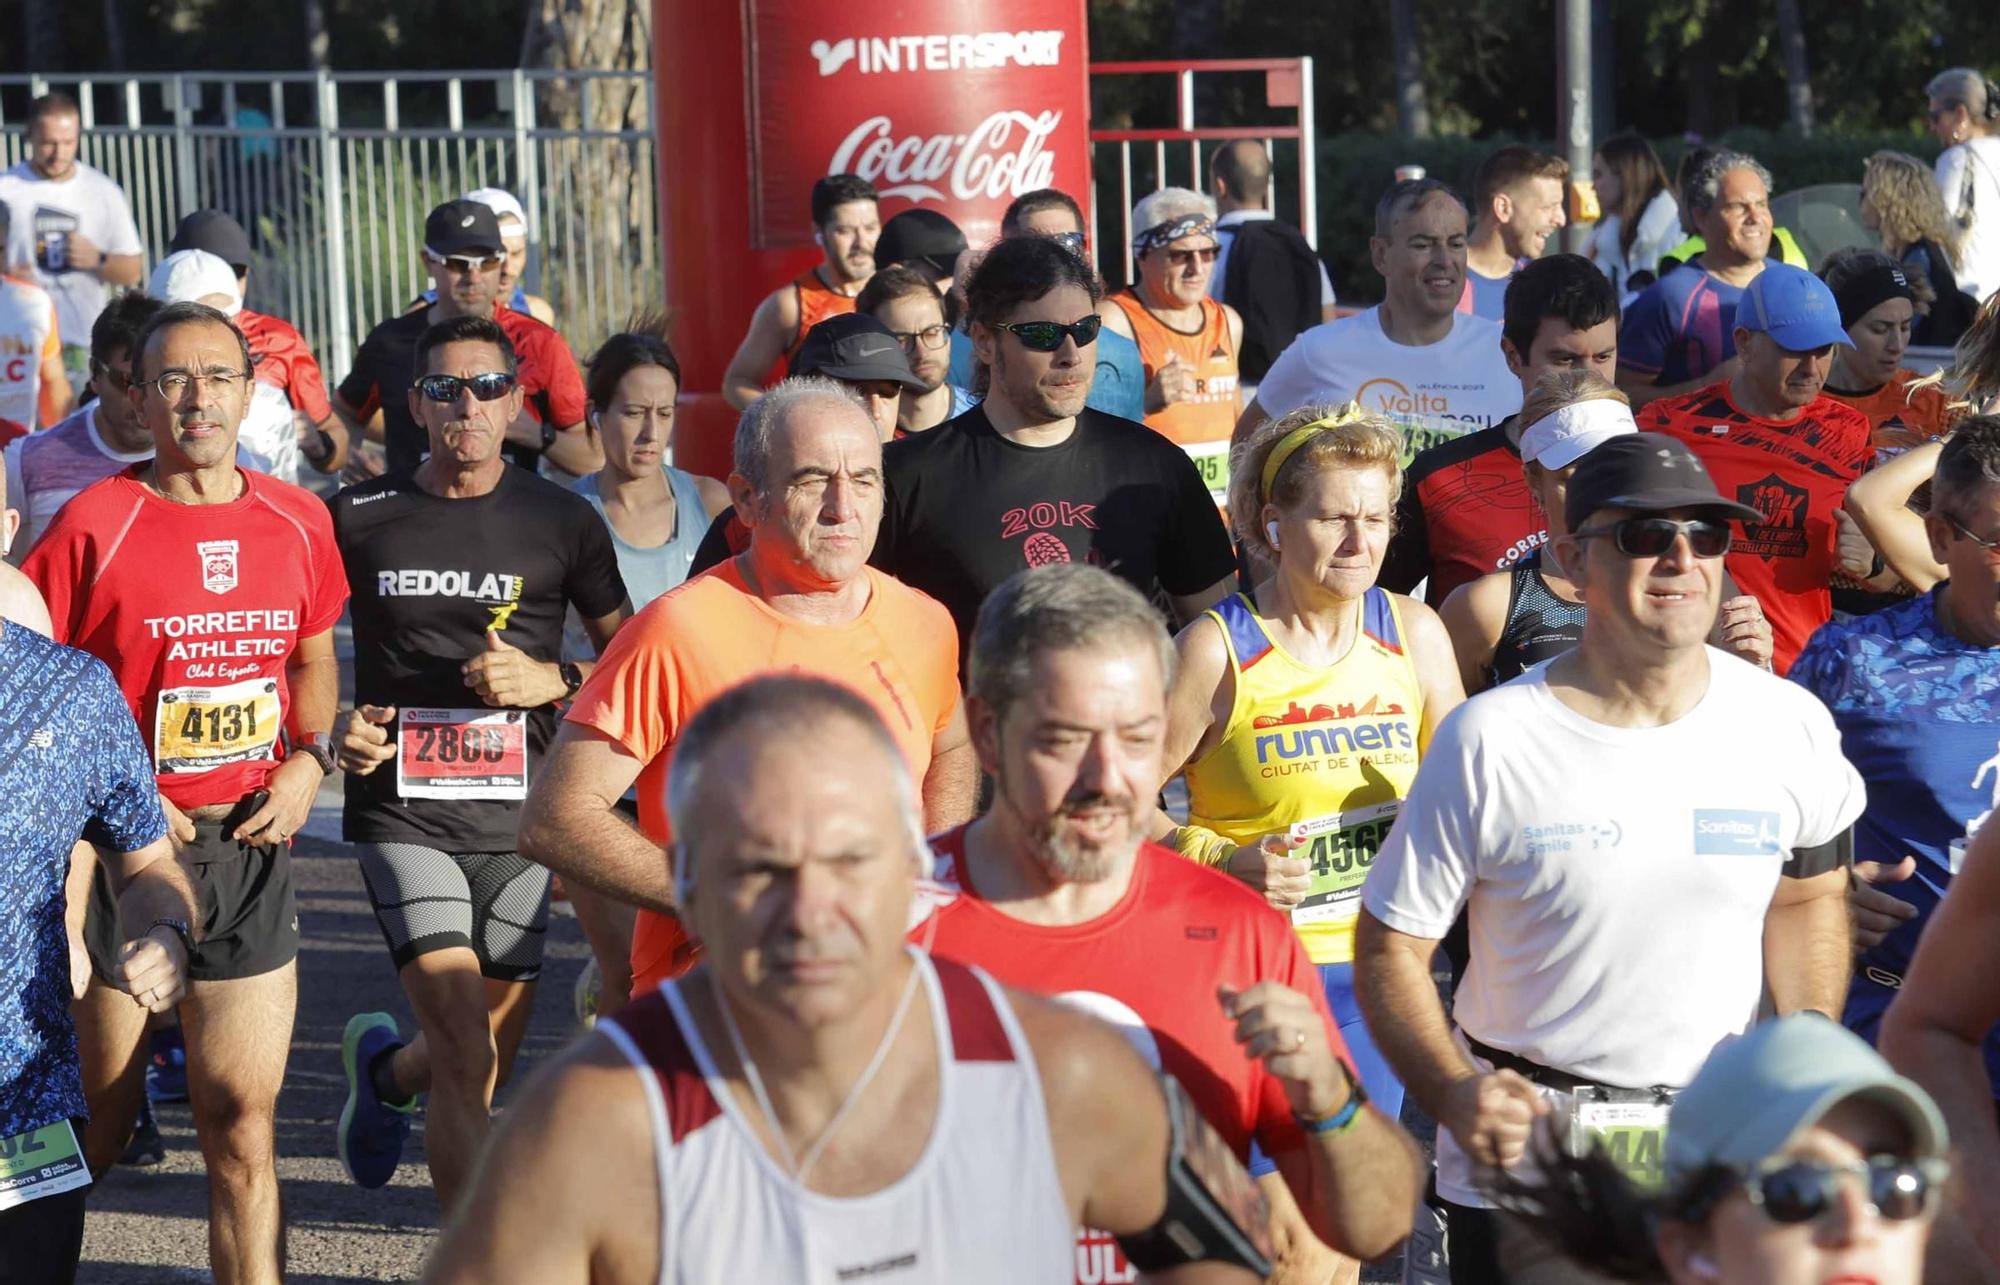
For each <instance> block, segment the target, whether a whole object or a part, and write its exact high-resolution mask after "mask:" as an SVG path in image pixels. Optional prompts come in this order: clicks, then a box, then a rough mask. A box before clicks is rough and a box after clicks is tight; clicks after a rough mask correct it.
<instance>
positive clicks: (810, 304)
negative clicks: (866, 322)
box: [785, 268, 855, 365]
mask: <svg viewBox="0 0 2000 1285" xmlns="http://www.w3.org/2000/svg"><path fill="white" fill-rule="evenodd" d="M792 289H793V290H795V291H797V292H798V296H799V328H798V330H797V331H796V332H795V333H794V334H793V335H792V342H791V343H790V344H789V345H787V346H786V348H785V363H786V364H787V365H790V364H791V360H792V354H794V353H796V352H798V350H799V345H800V344H802V343H804V342H805V341H806V331H808V330H811V329H812V328H813V327H814V326H817V325H818V324H819V323H820V322H822V321H825V320H826V319H827V318H828V317H837V316H839V315H840V314H841V313H843V312H853V311H854V300H855V296H854V295H851V294H842V293H840V291H838V290H829V289H827V288H826V282H824V281H821V280H820V279H819V269H817V268H807V269H806V270H805V271H804V272H801V273H799V275H798V276H796V277H794V278H792Z"/></svg>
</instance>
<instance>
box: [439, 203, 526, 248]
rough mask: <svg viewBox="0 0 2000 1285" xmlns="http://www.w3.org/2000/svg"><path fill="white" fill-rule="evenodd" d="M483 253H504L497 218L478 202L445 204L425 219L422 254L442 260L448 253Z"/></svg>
mask: <svg viewBox="0 0 2000 1285" xmlns="http://www.w3.org/2000/svg"><path fill="white" fill-rule="evenodd" d="M474 250H483V251H485V252H486V253H488V254H505V253H506V252H507V247H506V244H505V243H504V242H502V241H501V240H500V216H499V215H497V214H495V213H494V212H493V207H492V206H490V205H481V204H480V203H479V202H478V201H446V202H445V203H444V204H443V205H440V206H438V207H437V208H436V209H435V210H432V211H431V212H430V217H429V218H427V219H425V220H424V252H425V253H426V254H429V255H430V256H431V257H433V258H437V259H442V258H444V257H445V256H446V255H449V254H467V253H470V252H471V251H474Z"/></svg>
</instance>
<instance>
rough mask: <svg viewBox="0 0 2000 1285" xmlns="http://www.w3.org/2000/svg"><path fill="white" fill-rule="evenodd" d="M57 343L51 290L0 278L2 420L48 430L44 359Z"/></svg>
mask: <svg viewBox="0 0 2000 1285" xmlns="http://www.w3.org/2000/svg"><path fill="white" fill-rule="evenodd" d="M55 344H56V312H55V302H54V301H53V300H51V299H50V298H49V294H48V291H46V290H44V289H42V288H41V287H40V286H36V285H30V284H29V283H27V282H25V281H14V280H11V279H9V278H6V277H0V419H11V420H13V421H14V422H15V423H16V424H19V425H21V426H22V427H24V428H29V429H33V428H36V427H38V426H40V427H47V425H43V424H42V422H41V419H42V359H43V358H44V357H46V356H47V355H48V353H49V352H51V351H53V350H54V346H55Z"/></svg>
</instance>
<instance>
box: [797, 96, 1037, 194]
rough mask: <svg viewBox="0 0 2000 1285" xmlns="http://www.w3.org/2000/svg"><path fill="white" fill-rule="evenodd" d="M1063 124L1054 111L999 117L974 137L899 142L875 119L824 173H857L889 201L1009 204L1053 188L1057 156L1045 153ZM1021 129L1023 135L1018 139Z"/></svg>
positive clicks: (852, 136)
mask: <svg viewBox="0 0 2000 1285" xmlns="http://www.w3.org/2000/svg"><path fill="white" fill-rule="evenodd" d="M1061 123H1062V113H1061V112H1055V111H1047V112H1041V113H1039V114H1038V115H1032V116H1031V115H1029V114H1028V113H1027V112H1019V111H1004V112H994V113H993V114H992V115H990V116H988V117H987V118H986V119H985V120H983V121H981V122H980V123H979V124H978V125H977V126H975V127H974V128H973V130H972V132H971V133H969V134H933V135H930V136H929V137H924V136H923V135H911V136H910V137H907V138H900V139H899V138H897V137H895V135H894V133H893V130H892V127H891V125H890V121H889V118H888V117H887V116H871V117H869V118H868V119H867V120H864V121H862V122H861V123H860V124H859V125H856V126H855V127H854V129H853V130H852V131H850V132H849V133H848V135H847V137H846V138H845V139H844V140H842V142H841V144H840V147H839V148H838V149H836V150H835V152H834V154H833V160H832V161H831V162H829V164H828V166H827V170H826V172H827V173H829V174H858V175H860V176H861V177H862V178H865V179H867V180H868V181H869V182H871V183H873V184H874V185H875V190H876V191H877V192H879V193H880V194H881V195H883V196H885V197H893V196H900V197H904V198H906V199H908V200H911V201H942V200H944V199H945V192H944V191H943V190H941V189H940V188H939V187H938V186H937V185H938V184H940V183H946V182H948V183H949V186H950V195H951V199H952V200H955V201H976V200H979V199H981V198H985V199H988V200H1002V199H1007V200H1011V199H1012V198H1014V197H1017V196H1021V195H1024V194H1026V193H1028V192H1032V191H1035V190H1036V189H1037V188H1044V187H1049V186H1051V185H1052V182H1053V178H1054V175H1055V157H1054V156H1053V155H1052V154H1051V153H1049V152H1048V151H1047V150H1046V144H1047V143H1048V140H1049V136H1050V135H1051V134H1053V133H1055V130H1056V127H1057V126H1058V125H1059V124H1061ZM1017 130H1018V135H1017Z"/></svg>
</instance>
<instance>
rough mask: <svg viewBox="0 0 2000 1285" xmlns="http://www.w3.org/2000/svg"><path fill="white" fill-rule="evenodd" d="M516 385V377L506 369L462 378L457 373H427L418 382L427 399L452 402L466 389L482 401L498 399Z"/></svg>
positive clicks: (419, 390) (417, 385)
mask: <svg viewBox="0 0 2000 1285" xmlns="http://www.w3.org/2000/svg"><path fill="white" fill-rule="evenodd" d="M513 387H514V377H513V376H512V375H510V374H508V373H507V372H506V371H504V370H489V371H487V372H486V373H485V374H482V375H469V376H467V377H466V378H464V379H460V378H459V377H458V376H457V375H425V376H424V377H423V378H422V379H419V380H418V381H417V383H416V389H417V391H418V392H419V393H421V394H423V396H424V397H425V399H426V400H429V401H434V402H444V403H446V404H450V403H452V402H455V401H457V400H458V399H459V398H461V397H463V396H464V395H465V390H466V389H468V388H469V389H471V390H472V395H473V396H474V397H476V398H478V399H479V400H480V401H482V402H491V401H498V400H499V399H500V398H502V397H505V396H506V395H507V392H508V390H509V389H511V388H513Z"/></svg>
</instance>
